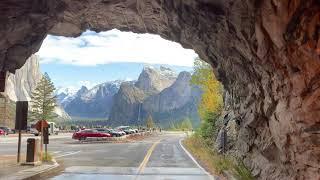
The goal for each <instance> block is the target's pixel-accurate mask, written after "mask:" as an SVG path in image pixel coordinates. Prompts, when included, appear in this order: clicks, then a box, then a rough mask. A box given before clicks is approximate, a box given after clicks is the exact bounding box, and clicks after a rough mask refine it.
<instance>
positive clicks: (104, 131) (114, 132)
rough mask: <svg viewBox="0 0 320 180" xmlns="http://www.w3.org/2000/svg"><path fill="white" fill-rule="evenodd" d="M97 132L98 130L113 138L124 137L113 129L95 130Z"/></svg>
mask: <svg viewBox="0 0 320 180" xmlns="http://www.w3.org/2000/svg"><path fill="white" fill-rule="evenodd" d="M95 130H97V131H98V132H101V133H109V134H111V136H112V137H120V136H122V134H121V133H120V132H117V131H115V130H113V129H106V128H95Z"/></svg>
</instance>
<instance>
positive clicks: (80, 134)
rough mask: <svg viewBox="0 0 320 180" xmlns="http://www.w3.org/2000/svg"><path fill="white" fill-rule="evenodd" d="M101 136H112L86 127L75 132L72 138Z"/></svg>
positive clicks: (80, 138) (81, 138)
mask: <svg viewBox="0 0 320 180" xmlns="http://www.w3.org/2000/svg"><path fill="white" fill-rule="evenodd" d="M99 137H111V134H109V133H105V132H99V131H97V130H95V129H85V130H81V131H78V132H75V133H73V135H72V139H77V140H80V141H81V140H85V139H87V138H99Z"/></svg>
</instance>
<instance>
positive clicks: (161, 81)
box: [109, 67, 201, 127]
mask: <svg viewBox="0 0 320 180" xmlns="http://www.w3.org/2000/svg"><path fill="white" fill-rule="evenodd" d="M190 79H191V74H190V73H189V72H181V73H180V74H179V75H178V77H177V75H176V74H175V73H174V72H173V71H172V70H170V69H168V68H165V67H160V69H155V68H152V67H145V68H144V69H143V71H142V72H141V74H140V76H139V79H138V81H137V82H136V83H135V84H132V83H125V84H122V85H121V87H120V90H119V92H118V93H117V94H116V95H115V98H114V104H113V107H112V111H111V114H110V116H109V121H110V123H111V124H113V125H121V124H135V125H144V124H145V120H146V118H147V117H148V116H149V115H151V116H152V117H153V119H154V121H155V123H157V124H159V125H161V126H162V127H168V126H169V125H170V124H171V123H177V122H179V121H181V120H183V119H185V118H190V119H192V120H193V123H194V124H195V125H198V124H199V122H200V121H199V117H198V114H197V106H198V102H199V100H200V97H201V91H200V89H199V88H197V87H193V86H191V85H190Z"/></svg>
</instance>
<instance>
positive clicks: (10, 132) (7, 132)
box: [0, 126, 15, 135]
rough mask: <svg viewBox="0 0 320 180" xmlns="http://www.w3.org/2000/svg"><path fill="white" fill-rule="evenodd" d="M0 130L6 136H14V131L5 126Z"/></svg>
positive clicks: (0, 127)
mask: <svg viewBox="0 0 320 180" xmlns="http://www.w3.org/2000/svg"><path fill="white" fill-rule="evenodd" d="M0 129H2V130H4V131H5V133H6V135H8V134H14V133H15V131H14V130H13V129H11V128H9V127H7V126H0Z"/></svg>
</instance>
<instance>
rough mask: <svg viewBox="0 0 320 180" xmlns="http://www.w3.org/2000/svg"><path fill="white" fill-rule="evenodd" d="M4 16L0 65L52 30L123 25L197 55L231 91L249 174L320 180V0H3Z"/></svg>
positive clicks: (24, 54)
mask: <svg viewBox="0 0 320 180" xmlns="http://www.w3.org/2000/svg"><path fill="white" fill-rule="evenodd" d="M0 15H1V16H0V17H1V18H0V21H1V27H0V35H1V37H2V38H1V40H0V67H1V68H2V69H3V70H10V71H12V72H13V71H14V70H15V69H18V68H19V67H21V66H22V65H23V64H24V62H25V60H26V59H27V58H28V57H29V56H30V55H31V54H32V53H34V52H36V51H37V50H38V49H39V47H40V45H41V42H42V40H43V39H44V38H45V36H46V34H47V33H51V34H55V35H64V36H78V35H80V33H81V32H83V31H84V30H86V29H91V30H96V31H105V30H110V29H112V28H118V29H120V30H130V31H133V32H139V33H155V34H160V35H161V36H162V37H163V38H166V39H170V40H173V41H176V42H179V43H181V44H182V45H183V46H184V47H187V48H192V49H194V50H195V51H196V52H197V53H198V54H199V56H200V57H201V58H202V59H204V60H206V61H207V62H209V63H210V64H211V65H212V66H213V67H214V68H215V70H214V71H215V74H216V75H217V77H218V78H219V80H220V81H221V82H222V83H223V85H224V88H225V89H226V90H227V91H228V92H229V94H230V102H231V103H230V109H232V111H233V112H234V116H235V118H237V119H238V121H239V132H238V137H237V138H238V140H237V142H238V143H237V146H236V149H237V152H238V156H240V157H241V158H243V160H244V162H245V164H246V165H247V166H248V167H249V168H250V169H251V170H252V172H253V174H254V175H255V176H256V177H257V178H260V179H295V178H296V179H319V178H320V170H319V169H320V141H319V139H320V132H319V131H320V118H319V117H320V101H319V100H320V88H319V87H320V58H319V55H320V40H319V36H320V35H319V33H320V32H319V26H320V20H319V16H320V5H319V1H317V0H308V1H303V0H294V1H292V0H256V1H244V0H211V1H208V0H185V1H177V0H123V1H120V0H90V1H80V0H56V1H47V0H19V1H18V0H2V1H1V2H0Z"/></svg>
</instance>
